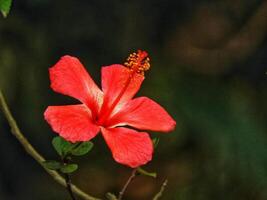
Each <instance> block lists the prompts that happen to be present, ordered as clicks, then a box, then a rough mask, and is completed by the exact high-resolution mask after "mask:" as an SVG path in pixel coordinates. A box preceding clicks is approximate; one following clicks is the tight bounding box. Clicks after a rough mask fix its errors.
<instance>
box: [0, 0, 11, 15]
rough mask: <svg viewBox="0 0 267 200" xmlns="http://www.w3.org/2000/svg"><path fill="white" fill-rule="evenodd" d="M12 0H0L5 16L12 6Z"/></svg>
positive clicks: (0, 9)
mask: <svg viewBox="0 0 267 200" xmlns="http://www.w3.org/2000/svg"><path fill="white" fill-rule="evenodd" d="M11 3H12V0H0V11H1V12H2V14H3V16H4V17H7V15H8V13H9V11H10V7H11Z"/></svg>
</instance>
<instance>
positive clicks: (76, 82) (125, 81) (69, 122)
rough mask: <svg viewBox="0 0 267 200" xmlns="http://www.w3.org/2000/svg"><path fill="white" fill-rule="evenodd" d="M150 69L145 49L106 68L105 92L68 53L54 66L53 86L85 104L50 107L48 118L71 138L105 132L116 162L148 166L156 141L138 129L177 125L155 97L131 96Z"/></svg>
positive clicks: (155, 129)
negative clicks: (153, 142)
mask: <svg viewBox="0 0 267 200" xmlns="http://www.w3.org/2000/svg"><path fill="white" fill-rule="evenodd" d="M149 67H150V65H149V58H148V55H147V53H146V52H145V51H140V50H139V51H138V52H137V53H133V54H131V55H130V56H129V58H128V59H127V62H126V63H125V64H124V65H119V64H113V65H110V66H107V67H102V70H101V74H102V90H100V89H99V87H98V86H97V85H96V84H95V82H94V81H93V80H92V78H91V77H90V75H89V74H88V72H87V71H86V70H85V68H84V67H83V65H82V64H81V63H80V61H79V60H78V59H77V58H75V57H72V56H64V57H62V58H61V59H60V60H59V61H58V62H57V63H56V64H55V65H54V66H53V67H52V68H50V69H49V74H50V80H51V88H52V89H53V90H54V91H55V92H58V93H61V94H64V95H68V96H71V97H74V98H76V99H78V100H79V101H80V102H81V104H77V105H66V106H49V107H48V108H47V109H46V111H45V113H44V117H45V119H46V120H47V122H48V123H49V124H50V125H51V127H52V129H53V130H54V131H55V132H57V133H58V134H59V135H60V136H61V137H63V138H64V139H66V140H68V141H70V142H78V141H88V140H91V139H92V138H94V137H95V136H96V135H97V134H98V133H99V132H101V133H102V135H103V137H104V139H105V141H106V143H107V145H108V146H109V148H110V150H111V152H112V155H113V157H114V159H115V160H116V161H117V162H119V163H121V164H124V165H127V166H130V167H132V168H135V167H138V166H140V165H144V164H146V163H147V162H148V161H150V160H151V158H152V153H153V144H152V141H151V139H150V137H149V135H148V134H147V133H146V132H138V131H136V130H135V129H139V130H152V131H162V132H168V131H171V130H173V129H174V127H175V124H176V122H175V121H174V120H173V119H172V117H171V116H170V115H169V114H168V113H167V112H166V111H165V110H164V109H163V108H162V107H161V106H160V105H158V104H157V103H155V102H154V101H153V100H151V99H149V98H147V97H138V98H134V99H132V98H133V96H134V95H135V94H136V92H137V91H138V90H139V88H140V86H141V84H142V82H143V80H144V71H146V70H148V68H149ZM123 126H128V127H134V128H135V129H130V128H128V127H123Z"/></svg>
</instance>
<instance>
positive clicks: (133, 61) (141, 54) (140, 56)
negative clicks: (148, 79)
mask: <svg viewBox="0 0 267 200" xmlns="http://www.w3.org/2000/svg"><path fill="white" fill-rule="evenodd" d="M124 65H125V67H127V68H128V69H129V70H130V73H129V74H128V78H127V80H126V82H125V84H124V86H123V87H122V90H121V91H120V93H119V95H118V96H117V97H116V99H115V100H114V101H113V103H112V104H111V106H110V107H109V108H108V109H107V110H105V111H104V110H102V109H101V111H100V118H99V119H98V121H97V124H98V125H100V126H101V125H103V124H104V123H105V121H106V120H107V119H108V118H109V116H110V114H111V113H112V111H113V109H114V108H115V107H116V105H117V104H118V103H119V101H120V99H121V97H122V96H123V94H124V93H125V91H126V90H127V88H128V87H129V85H130V83H131V80H132V79H133V77H134V75H135V73H138V74H141V75H142V76H144V72H145V71H147V70H148V69H149V68H150V63H149V57H148V54H147V52H145V51H141V50H138V51H137V53H132V54H130V56H129V57H128V58H127V61H126V62H125V63H124Z"/></svg>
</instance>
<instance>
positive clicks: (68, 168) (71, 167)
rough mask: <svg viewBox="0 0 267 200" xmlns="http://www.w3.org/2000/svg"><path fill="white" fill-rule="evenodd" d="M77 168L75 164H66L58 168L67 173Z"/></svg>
mask: <svg viewBox="0 0 267 200" xmlns="http://www.w3.org/2000/svg"><path fill="white" fill-rule="evenodd" d="M77 169H78V165H77V164H66V165H63V166H62V167H61V168H60V171H61V172H62V173H64V174H69V173H72V172H74V171H76V170H77Z"/></svg>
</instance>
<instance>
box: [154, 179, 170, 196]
mask: <svg viewBox="0 0 267 200" xmlns="http://www.w3.org/2000/svg"><path fill="white" fill-rule="evenodd" d="M167 184H168V180H167V179H166V180H165V181H164V182H163V184H162V185H161V188H160V190H159V192H158V193H157V194H156V195H155V196H154V198H153V200H158V199H160V197H161V196H162V194H163V192H164V190H165V188H166V186H167Z"/></svg>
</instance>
